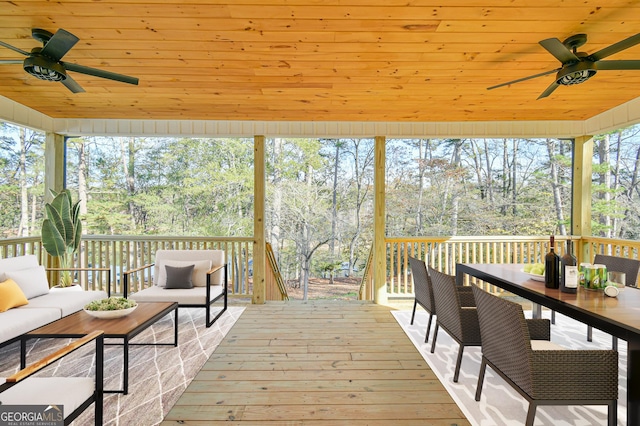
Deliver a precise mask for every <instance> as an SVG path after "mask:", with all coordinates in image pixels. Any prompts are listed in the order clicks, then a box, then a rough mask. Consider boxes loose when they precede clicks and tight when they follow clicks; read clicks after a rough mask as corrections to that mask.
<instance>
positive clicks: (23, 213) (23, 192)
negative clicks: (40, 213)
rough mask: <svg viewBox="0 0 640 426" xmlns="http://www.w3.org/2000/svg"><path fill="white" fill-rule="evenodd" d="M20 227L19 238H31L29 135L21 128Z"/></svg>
mask: <svg viewBox="0 0 640 426" xmlns="http://www.w3.org/2000/svg"><path fill="white" fill-rule="evenodd" d="M19 137H20V165H19V168H20V225H19V226H18V236H20V237H28V236H29V196H28V192H27V135H26V132H25V129H24V128H23V127H20V136H19Z"/></svg>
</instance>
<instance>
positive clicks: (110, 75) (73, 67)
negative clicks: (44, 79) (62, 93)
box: [60, 62, 138, 85]
mask: <svg viewBox="0 0 640 426" xmlns="http://www.w3.org/2000/svg"><path fill="white" fill-rule="evenodd" d="M60 63H61V64H62V65H63V66H64V67H65V68H66V69H67V71H75V72H79V73H81V74H87V75H92V76H95V77H100V78H106V79H109V80H115V81H121V82H123V83H129V84H135V85H137V84H138V79H137V78H136V77H129V76H128V75H123V74H116V73H114V72H109V71H103V70H99V69H97V68H90V67H85V66H84V65H77V64H70V63H68V62H60Z"/></svg>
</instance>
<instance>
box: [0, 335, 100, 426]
mask: <svg viewBox="0 0 640 426" xmlns="http://www.w3.org/2000/svg"><path fill="white" fill-rule="evenodd" d="M92 341H95V345H96V348H95V362H93V361H91V363H92V364H94V365H95V368H94V374H95V377H40V376H34V375H35V374H36V373H37V372H39V371H40V370H42V369H44V368H45V367H47V366H49V365H51V364H53V363H54V362H56V361H58V360H60V359H61V358H63V357H65V356H67V355H69V354H70V353H72V352H74V351H75V350H77V349H79V348H81V347H83V346H84V345H86V344H88V343H89V342H92ZM103 380H104V335H103V332H102V331H94V332H93V333H90V334H88V335H86V336H84V337H82V338H80V339H78V340H76V341H74V342H72V343H70V344H68V345H66V346H65V347H63V348H62V349H59V350H57V351H56V352H54V353H52V354H51V355H49V356H46V357H44V358H42V359H40V360H39V361H36V362H35V363H33V364H31V365H30V366H28V367H26V368H24V369H22V370H20V371H18V372H17V373H15V374H13V375H12V376H10V377H7V378H6V379H1V378H0V405H2V406H3V411H5V410H6V411H10V410H11V407H7V406H24V405H36V406H42V407H43V410H44V411H48V413H49V414H50V415H54V416H58V415H60V411H59V410H60V409H62V411H63V412H64V416H63V417H64V424H65V425H67V424H69V423H71V422H72V421H73V420H74V419H76V418H77V417H78V416H79V415H80V414H81V413H82V412H83V411H84V410H85V409H86V408H88V407H89V406H90V405H91V404H94V409H95V414H94V419H95V420H94V422H95V424H96V425H100V426H101V425H102V420H103V419H102V418H103V415H102V414H103V396H104V394H103ZM54 404H56V405H54ZM54 418H55V417H54ZM16 424H19V422H18V423H16Z"/></svg>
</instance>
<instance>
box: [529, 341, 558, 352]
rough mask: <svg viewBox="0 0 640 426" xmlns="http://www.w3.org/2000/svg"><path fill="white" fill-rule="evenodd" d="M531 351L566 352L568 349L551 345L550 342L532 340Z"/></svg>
mask: <svg viewBox="0 0 640 426" xmlns="http://www.w3.org/2000/svg"><path fill="white" fill-rule="evenodd" d="M531 349H533V350H534V351H566V350H567V348H565V347H563V346H560V345H557V344H555V343H551V342H550V341H548V340H532V341H531Z"/></svg>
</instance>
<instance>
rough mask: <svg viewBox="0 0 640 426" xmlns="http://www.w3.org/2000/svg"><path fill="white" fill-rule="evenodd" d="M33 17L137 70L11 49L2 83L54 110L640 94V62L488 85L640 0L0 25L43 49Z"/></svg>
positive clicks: (115, 7) (579, 115)
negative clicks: (47, 69) (76, 89)
mask: <svg viewBox="0 0 640 426" xmlns="http://www.w3.org/2000/svg"><path fill="white" fill-rule="evenodd" d="M34 27H39V28H44V29H47V30H49V31H51V32H55V31H56V30H57V29H58V28H64V29H65V30H67V31H69V32H71V33H73V34H75V35H76V36H78V37H79V38H80V42H79V43H78V44H77V45H76V46H75V47H74V48H73V49H72V50H71V51H70V52H69V53H68V54H67V55H66V56H65V57H64V59H63V60H64V61H66V62H72V63H77V64H82V65H86V66H90V67H95V68H100V69H104V70H107V71H112V72H117V73H123V74H127V75H132V76H136V77H138V78H139V79H140V84H139V85H138V86H131V85H128V84H123V83H118V82H112V81H108V80H104V79H100V78H96V77H90V76H85V75H82V74H78V73H71V75H72V77H73V78H74V79H75V80H76V81H77V82H78V83H79V84H80V85H81V86H83V87H84V89H85V90H86V92H85V93H79V94H72V93H71V92H69V91H68V90H67V89H66V88H65V87H64V86H63V85H62V84H60V83H57V82H47V81H41V80H38V79H36V78H34V77H32V76H30V75H27V74H26V73H25V72H24V71H23V70H22V66H21V65H20V64H0V95H2V96H5V97H7V98H10V99H12V100H15V101H17V102H19V103H21V104H24V105H26V106H28V107H30V108H33V109H35V110H37V111H40V112H42V113H44V114H46V115H48V116H50V117H53V118H128V119H194V120H197V119H207V120H283V121H307V120H311V121H318V120H320V121H399V122H412V121H415V122H418V121H491V120H584V119H587V118H590V117H592V116H594V115H596V114H599V113H601V112H604V111H606V110H608V109H611V108H613V107H615V106H617V105H620V104H622V103H624V102H627V101H629V100H632V99H634V98H636V97H638V96H640V71H600V72H599V73H598V74H597V75H596V76H595V77H594V78H592V79H590V80H589V81H587V82H585V83H583V84H580V85H576V86H568V87H564V86H562V87H560V88H558V89H557V90H556V91H555V92H554V93H553V94H552V95H551V96H549V97H548V98H546V99H541V100H536V98H537V97H538V95H539V94H540V93H541V92H542V91H543V90H545V88H546V87H547V86H548V85H549V84H550V83H551V82H552V81H553V79H554V74H551V75H547V76H544V77H539V78H536V79H532V80H528V81H526V82H522V83H519V84H514V85H511V86H508V87H502V88H499V89H494V90H487V87H489V86H492V85H496V84H499V83H502V82H506V81H510V80H514V79H518V78H521V77H526V76H529V75H532V74H537V73H541V72H544V71H547V70H552V69H556V68H558V67H559V66H560V63H559V62H558V60H557V59H555V58H554V57H553V56H552V55H551V54H549V53H548V52H547V51H546V50H544V49H543V48H542V46H540V45H539V44H538V42H539V41H540V40H543V39H546V38H551V37H557V38H558V39H560V40H564V39H565V38H567V37H569V36H571V35H574V34H577V33H586V34H587V35H588V41H587V44H586V45H584V46H583V47H582V48H581V49H579V50H581V51H585V52H587V53H593V52H595V51H597V50H599V49H602V48H604V47H606V46H608V45H610V44H612V43H615V42H618V41H620V40H622V39H625V38H627V37H630V36H632V35H634V34H636V33H638V32H640V0H536V1H532V0H446V1H441V0H437V1H436V0H306V1H305V0H233V1H224V0H186V1H185V0H147V1H144V2H143V1H134V0H102V1H94V0H74V1H56V2H54V1H39V0H12V1H0V40H2V41H4V42H6V43H9V44H11V45H14V46H16V47H18V48H20V49H23V50H26V51H30V50H31V48H32V47H36V46H39V43H38V42H37V41H36V40H34V39H33V38H31V28H34ZM0 59H24V57H23V56H22V55H20V54H18V53H16V52H14V51H12V50H9V49H6V48H2V47H0ZM609 59H640V45H636V46H634V47H632V48H630V49H627V50H626V51H623V52H620V53H616V54H615V55H612V56H611V57H610V58H609Z"/></svg>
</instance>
